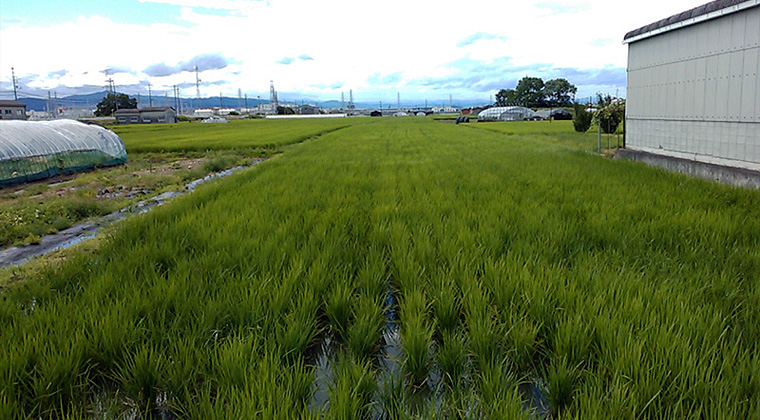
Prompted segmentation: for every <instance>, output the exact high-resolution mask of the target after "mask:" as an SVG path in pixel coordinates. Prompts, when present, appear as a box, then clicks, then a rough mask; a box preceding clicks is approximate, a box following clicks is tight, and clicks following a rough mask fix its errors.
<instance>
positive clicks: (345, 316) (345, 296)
mask: <svg viewBox="0 0 760 420" xmlns="http://www.w3.org/2000/svg"><path fill="white" fill-rule="evenodd" d="M353 301H354V288H353V286H352V285H351V284H350V283H347V282H336V283H335V284H333V287H331V288H330V291H329V293H328V295H327V300H326V302H325V312H326V313H327V319H328V320H329V321H330V328H331V330H332V331H333V332H334V333H335V334H337V336H338V337H340V338H341V339H343V340H346V339H347V338H348V328H349V325H351V322H352V320H353V314H352V312H351V304H352V303H353Z"/></svg>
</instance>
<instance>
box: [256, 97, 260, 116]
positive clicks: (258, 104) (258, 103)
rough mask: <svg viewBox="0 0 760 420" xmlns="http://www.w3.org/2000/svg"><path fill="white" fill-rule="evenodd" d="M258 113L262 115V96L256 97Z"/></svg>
mask: <svg viewBox="0 0 760 420" xmlns="http://www.w3.org/2000/svg"><path fill="white" fill-rule="evenodd" d="M256 113H257V114H261V95H256Z"/></svg>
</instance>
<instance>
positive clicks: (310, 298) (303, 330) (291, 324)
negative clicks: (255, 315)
mask: <svg viewBox="0 0 760 420" xmlns="http://www.w3.org/2000/svg"><path fill="white" fill-rule="evenodd" d="M296 304H297V306H296V307H295V308H294V309H293V311H292V312H291V313H290V314H288V316H287V317H286V318H285V320H284V322H283V323H282V324H280V329H279V332H278V333H277V344H278V348H279V352H280V354H281V355H282V357H283V358H284V359H285V360H287V361H288V362H293V361H294V360H296V359H300V358H301V357H302V356H303V355H304V352H305V351H306V349H307V347H308V346H309V345H311V344H313V341H314V339H315V338H316V337H317V333H318V331H317V328H318V325H317V312H318V309H319V306H318V301H317V300H316V297H315V296H314V295H313V294H312V293H311V292H310V291H304V292H303V293H302V294H301V295H300V296H299V299H298V300H297V301H296Z"/></svg>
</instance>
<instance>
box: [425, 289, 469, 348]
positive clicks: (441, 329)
mask: <svg viewBox="0 0 760 420" xmlns="http://www.w3.org/2000/svg"><path fill="white" fill-rule="evenodd" d="M431 306H432V309H433V314H434V316H435V319H436V325H437V326H438V329H437V332H438V334H439V335H440V334H445V333H451V332H453V331H455V330H456V328H457V326H458V325H459V318H460V316H461V313H462V309H461V305H460V303H459V297H458V295H457V290H456V288H455V287H454V285H453V284H451V283H442V284H440V285H439V286H438V287H437V290H436V292H435V294H434V298H433V301H432V303H431Z"/></svg>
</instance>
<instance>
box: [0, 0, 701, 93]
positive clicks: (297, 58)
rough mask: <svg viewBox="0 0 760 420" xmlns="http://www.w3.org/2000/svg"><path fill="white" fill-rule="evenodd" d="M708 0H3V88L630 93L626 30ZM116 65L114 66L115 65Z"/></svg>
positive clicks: (0, 43)
mask: <svg viewBox="0 0 760 420" xmlns="http://www.w3.org/2000/svg"><path fill="white" fill-rule="evenodd" d="M705 2H706V0H668V1H661V0H638V1H636V2H631V1H618V0H569V1H546V0H537V1H531V0H523V1H510V0H477V1H472V2H461V1H451V0H434V1H428V0H422V1H418V0H403V1H402V0H380V1H363V0H269V1H266V0H205V1H204V0H110V1H103V0H67V1H60V0H2V2H0V91H1V92H0V93H1V94H2V95H0V97H2V98H4V99H7V98H12V95H13V93H12V85H11V67H14V68H15V72H16V77H17V79H18V80H19V85H20V88H21V92H22V95H24V96H37V95H40V96H45V97H46V96H47V92H48V91H54V92H57V94H58V95H59V96H65V95H68V94H71V93H92V92H97V91H102V90H104V89H105V86H106V85H107V83H106V79H107V78H108V77H111V78H113V80H114V83H115V84H116V86H117V89H118V90H119V91H122V92H126V93H130V94H137V93H143V94H147V91H148V84H150V85H151V88H152V90H153V92H155V93H156V94H159V95H162V94H163V92H170V91H171V89H172V86H173V85H178V86H180V87H181V92H182V95H183V96H187V97H194V96H195V73H194V72H193V68H194V67H195V66H198V68H199V71H200V79H201V96H204V97H206V96H218V95H219V94H220V93H221V94H223V95H225V96H237V94H238V89H240V90H241V91H242V92H243V93H244V94H247V95H248V97H249V98H253V97H255V96H257V95H261V96H262V98H268V95H269V93H268V92H269V81H270V80H274V82H275V86H276V87H277V90H278V91H279V95H280V99H281V100H283V99H284V100H287V101H292V100H297V101H301V100H306V101H324V100H329V99H338V100H339V99H340V94H341V92H345V94H346V99H347V98H348V91H349V89H353V92H354V97H355V100H357V101H363V102H367V101H385V102H386V103H395V101H396V94H397V92H398V93H400V95H401V97H402V99H404V100H419V101H422V100H430V101H431V102H441V101H446V102H448V98H449V95H452V97H453V98H454V102H456V101H457V100H463V99H468V100H479V99H482V101H483V102H487V101H488V100H489V99H490V97H491V95H494V94H495V93H496V92H497V91H498V90H499V89H502V88H513V87H514V86H515V85H516V83H517V81H518V80H519V79H520V78H522V77H524V76H536V77H541V78H543V79H544V80H548V79H552V78H558V77H564V78H566V79H568V80H569V81H570V82H571V83H573V84H575V85H576V86H578V88H579V91H578V96H579V97H587V96H590V95H593V94H594V93H595V92H604V93H611V94H615V93H616V92H618V93H619V95H620V96H624V95H625V66H626V54H627V47H626V46H625V45H623V44H622V39H623V36H624V35H625V33H626V32H628V31H630V30H633V29H636V28H638V27H640V26H643V25H646V24H649V23H651V22H654V21H656V20H659V19H661V18H665V17H668V16H670V15H672V14H675V13H679V12H681V11H684V10H687V9H690V8H692V7H696V6H698V5H700V4H703V3H705ZM106 71H107V72H108V77H106Z"/></svg>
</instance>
